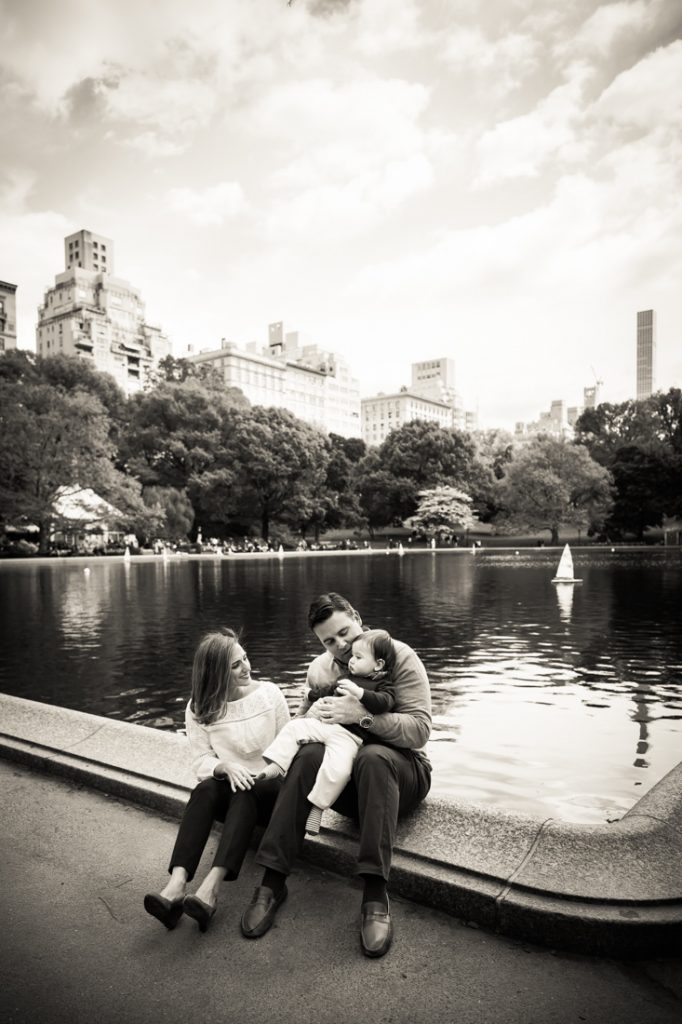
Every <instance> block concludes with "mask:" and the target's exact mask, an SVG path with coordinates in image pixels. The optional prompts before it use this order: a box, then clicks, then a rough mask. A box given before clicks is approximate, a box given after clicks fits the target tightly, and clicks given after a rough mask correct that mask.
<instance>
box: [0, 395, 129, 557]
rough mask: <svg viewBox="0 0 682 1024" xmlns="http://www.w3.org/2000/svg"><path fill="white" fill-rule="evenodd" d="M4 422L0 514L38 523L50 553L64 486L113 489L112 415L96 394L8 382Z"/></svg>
mask: <svg viewBox="0 0 682 1024" xmlns="http://www.w3.org/2000/svg"><path fill="white" fill-rule="evenodd" d="M0 427H1V428H2V429H1V430H0V437H1V440H0V515H1V516H2V517H3V519H4V520H5V521H11V520H18V519H21V518H26V519H28V520H29V521H31V522H33V523H35V524H36V525H37V526H38V528H39V544H40V551H41V552H45V551H47V547H48V542H49V537H50V530H51V525H52V522H53V520H54V517H55V502H56V499H57V496H58V492H59V490H60V488H62V487H64V486H69V485H80V486H82V487H85V486H89V487H92V488H93V489H95V490H97V488H98V487H101V488H102V489H105V490H108V491H111V489H112V488H111V485H112V484H113V483H114V474H115V471H114V469H113V466H112V463H111V458H112V456H113V446H112V444H111V441H110V440H109V418H108V416H107V413H106V410H105V408H104V406H103V405H102V403H101V402H100V401H99V399H98V398H96V397H95V396H94V395H92V394H87V393H85V392H83V391H74V392H70V393H66V392H64V391H63V390H62V389H61V388H55V387H52V386H50V385H49V384H44V383H22V382H20V381H19V382H15V383H9V382H6V381H5V382H2V383H0ZM103 497H107V495H103Z"/></svg>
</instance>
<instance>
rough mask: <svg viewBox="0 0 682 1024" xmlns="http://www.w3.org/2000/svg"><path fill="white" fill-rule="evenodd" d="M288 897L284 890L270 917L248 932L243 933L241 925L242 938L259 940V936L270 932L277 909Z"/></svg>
mask: <svg viewBox="0 0 682 1024" xmlns="http://www.w3.org/2000/svg"><path fill="white" fill-rule="evenodd" d="M288 895H289V893H288V891H287V890H286V889H285V890H284V892H283V893H282V896H281V898H280V899H279V900H278V901H276V902H275V905H274V907H273V908H272V917H271V918H270V919H269V920H268V919H267V918H266V919H265V920H263V921H261V923H260V924H259V925H258V926H257V927H256V928H253V929H252V930H251V931H250V932H246V931H244V925H243V924H242V925H240V927H241V930H242V935H243V936H244V938H245V939H259V938H260V937H261V935H265V933H266V932H267V931H270V929H271V928H272V926H273V924H274V923H275V915H276V913H277V911H278V910H279V908H280V907H281V906H282V904H283V903H284V901H285V899H286V898H287V896H288Z"/></svg>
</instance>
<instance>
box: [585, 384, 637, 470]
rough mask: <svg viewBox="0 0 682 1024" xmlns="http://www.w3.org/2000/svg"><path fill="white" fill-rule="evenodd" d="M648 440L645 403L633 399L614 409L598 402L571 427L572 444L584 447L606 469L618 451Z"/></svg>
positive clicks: (606, 403) (612, 406)
mask: <svg viewBox="0 0 682 1024" xmlns="http://www.w3.org/2000/svg"><path fill="white" fill-rule="evenodd" d="M650 439H651V422H650V416H649V415H648V414H647V410H646V407H645V403H644V402H636V401H634V400H633V399H629V400H628V401H627V402H620V403H619V404H617V405H611V404H610V403H609V402H602V404H601V405H598V406H597V407H596V409H585V411H584V412H583V413H582V414H581V415H580V416H579V417H578V420H577V422H576V425H575V441H576V444H580V445H584V446H585V448H587V450H588V451H589V453H590V455H591V456H592V458H593V459H594V460H595V461H596V462H598V463H599V464H600V465H602V466H606V467H607V468H609V467H610V466H611V463H612V462H613V459H614V458H615V455H616V452H617V451H618V449H619V448H622V447H623V446H624V445H632V444H642V443H645V442H646V441H647V440H650Z"/></svg>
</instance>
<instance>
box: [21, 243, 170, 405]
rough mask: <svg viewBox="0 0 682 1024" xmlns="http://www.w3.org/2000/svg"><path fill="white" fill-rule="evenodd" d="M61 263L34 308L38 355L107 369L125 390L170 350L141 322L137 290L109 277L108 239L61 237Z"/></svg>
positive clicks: (110, 255)
mask: <svg viewBox="0 0 682 1024" xmlns="http://www.w3.org/2000/svg"><path fill="white" fill-rule="evenodd" d="M64 266H65V269H64V270H63V271H62V273H61V274H57V276H56V277H55V283H54V285H53V287H52V288H48V289H47V291H46V292H45V299H44V301H43V305H42V306H41V307H40V308H39V310H38V315H39V319H38V329H37V341H38V355H43V356H51V355H55V354H56V353H58V352H63V353H64V354H65V355H68V356H79V357H80V358H82V359H89V360H91V361H92V362H93V363H94V364H95V367H96V369H98V370H102V371H104V372H106V373H110V374H111V375H112V376H113V377H114V379H115V380H116V382H117V384H119V385H120V387H121V388H122V389H123V391H124V392H125V393H126V395H131V394H134V393H135V392H136V391H139V390H140V388H142V387H144V384H145V382H146V380H147V378H148V375H149V371H150V370H151V369H152V367H153V366H155V365H156V364H157V363H158V362H159V360H160V359H163V357H164V356H167V355H170V343H169V341H168V338H166V337H165V335H164V334H162V333H161V330H160V329H159V328H158V327H153V326H151V325H150V324H148V323H147V322H146V318H145V310H144V303H143V302H142V299H141V298H140V293H139V292H138V291H137V289H135V288H133V287H132V286H131V285H130V284H128V282H127V281H124V280H123V279H122V278H120V277H114V243H113V242H112V240H111V239H110V238H105V237H104V236H103V235H95V234H93V233H92V232H91V231H76V232H75V233H74V234H73V235H68V236H67V238H65V239H64Z"/></svg>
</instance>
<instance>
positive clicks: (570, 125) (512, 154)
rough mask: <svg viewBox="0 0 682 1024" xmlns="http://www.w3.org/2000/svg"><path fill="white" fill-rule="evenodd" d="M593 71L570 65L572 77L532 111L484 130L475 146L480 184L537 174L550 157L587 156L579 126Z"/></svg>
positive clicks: (574, 158) (566, 159) (570, 158)
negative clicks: (587, 84) (580, 137)
mask: <svg viewBox="0 0 682 1024" xmlns="http://www.w3.org/2000/svg"><path fill="white" fill-rule="evenodd" d="M590 74H591V73H590V70H589V69H588V68H587V67H586V66H585V65H579V64H574V65H572V66H571V68H570V69H569V72H568V81H566V82H564V83H563V84H562V85H560V86H558V87H557V88H556V89H554V90H552V92H550V93H549V95H548V96H546V97H545V98H544V99H542V100H541V101H540V103H538V105H537V106H536V107H535V109H534V110H532V111H530V113H528V114H523V115H522V116H520V117H514V118H511V119H510V120H508V121H502V122H500V123H499V124H496V125H495V127H494V128H492V129H490V130H489V131H487V132H485V133H484V134H483V136H482V138H481V139H480V141H479V143H478V145H477V154H478V159H479V172H478V178H477V184H479V185H485V184H489V183H491V182H497V181H500V180H501V179H504V178H515V177H537V176H538V175H539V174H540V172H541V170H542V169H543V167H544V165H545V164H546V163H547V161H548V160H551V159H556V158H563V159H564V160H565V161H568V162H574V161H576V160H579V159H581V158H584V156H585V155H586V151H585V142H583V143H582V144H581V143H580V140H579V139H578V128H579V125H580V123H581V121H582V119H583V115H584V109H583V94H584V89H585V84H586V82H588V81H589V79H590Z"/></svg>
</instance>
